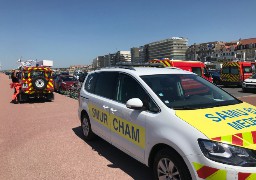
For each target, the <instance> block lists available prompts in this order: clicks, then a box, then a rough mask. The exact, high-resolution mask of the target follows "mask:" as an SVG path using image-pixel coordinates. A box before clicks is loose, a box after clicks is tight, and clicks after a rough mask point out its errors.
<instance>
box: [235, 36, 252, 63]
mask: <svg viewBox="0 0 256 180" xmlns="http://www.w3.org/2000/svg"><path fill="white" fill-rule="evenodd" d="M236 53H237V56H236V58H237V59H239V60H242V61H255V60H256V38H250V39H240V40H239V42H238V44H237V48H236Z"/></svg>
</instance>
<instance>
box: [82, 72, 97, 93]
mask: <svg viewBox="0 0 256 180" xmlns="http://www.w3.org/2000/svg"><path fill="white" fill-rule="evenodd" d="M97 75H98V74H97V73H94V74H90V75H89V76H88V78H87V79H86V82H85V85H84V89H85V90H86V91H88V92H90V93H94V89H95V84H96V80H97Z"/></svg>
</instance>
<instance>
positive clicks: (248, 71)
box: [243, 67, 252, 73]
mask: <svg viewBox="0 0 256 180" xmlns="http://www.w3.org/2000/svg"><path fill="white" fill-rule="evenodd" d="M243 71H244V73H252V68H251V67H243Z"/></svg>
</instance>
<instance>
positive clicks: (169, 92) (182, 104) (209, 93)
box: [141, 74, 241, 109]
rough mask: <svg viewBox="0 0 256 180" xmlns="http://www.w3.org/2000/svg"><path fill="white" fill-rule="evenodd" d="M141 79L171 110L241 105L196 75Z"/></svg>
mask: <svg viewBox="0 0 256 180" xmlns="http://www.w3.org/2000/svg"><path fill="white" fill-rule="evenodd" d="M141 78H142V79H143V80H144V81H145V82H146V83H147V84H148V85H149V86H150V87H151V89H152V90H153V91H154V92H155V94H156V95H157V96H158V97H159V99H161V100H162V102H163V103H164V104H165V105H166V106H167V107H170V108H173V109H197V108H211V107H216V106H227V105H232V104H237V103H241V101H239V100H237V99H235V98H234V97H232V96H230V95H229V94H227V93H226V92H225V91H223V90H222V89H220V88H218V87H217V86H215V85H213V84H212V83H210V82H208V81H207V80H205V79H203V78H201V77H199V76H196V75H192V74H189V75H188V74H187V75H185V74H184V75H183V74H157V75H147V76H141Z"/></svg>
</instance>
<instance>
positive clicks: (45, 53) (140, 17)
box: [0, 0, 256, 69]
mask: <svg viewBox="0 0 256 180" xmlns="http://www.w3.org/2000/svg"><path fill="white" fill-rule="evenodd" d="M255 7H256V1H255V0H245V1H241V0H224V1H223V0H215V1H214V0H212V1H210V0H176V1H174V0H0V62H1V63H2V66H3V69H10V68H15V67H17V63H16V61H17V59H19V58H20V57H22V59H23V60H26V59H37V60H42V59H51V60H53V61H54V67H68V66H70V65H74V64H91V62H92V59H94V58H95V57H97V56H99V55H105V54H108V53H113V52H116V51H118V50H130V48H131V47H138V46H141V45H144V44H146V43H150V42H153V41H158V40H162V39H166V38H169V37H173V36H175V37H177V36H179V37H186V38H188V40H189V44H193V43H201V42H208V41H231V40H236V39H239V38H251V37H256V35H255V33H256V31H255V29H256V24H255V17H256V13H255Z"/></svg>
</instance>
